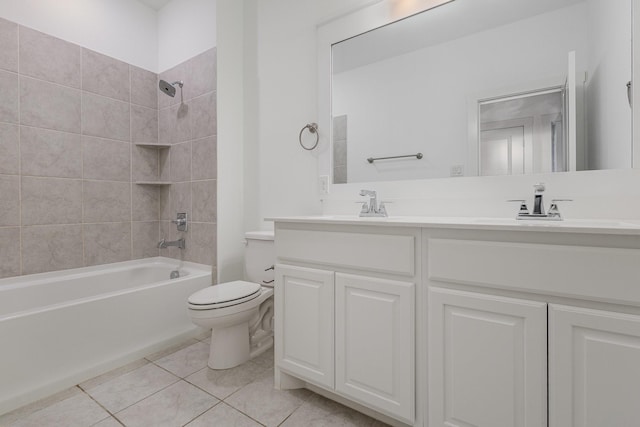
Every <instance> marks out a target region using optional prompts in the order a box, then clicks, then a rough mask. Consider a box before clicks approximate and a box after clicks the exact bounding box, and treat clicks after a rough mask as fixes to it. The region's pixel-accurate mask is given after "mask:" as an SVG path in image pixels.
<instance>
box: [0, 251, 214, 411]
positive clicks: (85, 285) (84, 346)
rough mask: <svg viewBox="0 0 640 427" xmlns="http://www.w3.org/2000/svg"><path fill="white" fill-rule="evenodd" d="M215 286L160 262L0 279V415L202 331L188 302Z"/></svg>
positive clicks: (196, 268)
mask: <svg viewBox="0 0 640 427" xmlns="http://www.w3.org/2000/svg"><path fill="white" fill-rule="evenodd" d="M176 269H178V270H179V272H180V277H179V278H177V279H171V280H170V279H169V276H170V272H171V271H173V270H176ZM210 284H211V267H209V266H206V265H201V264H194V263H188V262H180V261H177V260H173V259H170V258H162V257H158V258H148V259H143V260H137V261H126V262H121V263H115V264H108V265H102V266H96V267H85V268H78V269H73V270H65V271H58V272H53V273H43V274H33V275H29V276H21V277H15V278H8V279H1V280H0V414H3V413H5V412H8V411H10V410H12V409H15V408H17V407H19V406H22V405H24V404H27V403H30V402H32V401H34V400H37V399H40V398H42V397H45V396H47V395H49V394H52V393H55V392H57V391H60V390H63V389H65V388H67V387H71V386H73V385H75V384H78V383H80V382H82V381H84V380H87V379H89V378H92V377H94V376H96V375H99V374H101V373H103V372H106V371H108V370H111V369H113V368H116V367H118V366H121V365H124V364H126V363H128V362H131V361H134V360H137V359H139V358H141V357H144V356H146V355H148V354H150V353H153V352H155V351H158V350H161V349H163V348H165V347H167V346H169V345H171V344H173V343H175V342H177V341H179V340H183V339H186V338H188V337H189V336H194V335H195V334H197V333H199V332H200V331H201V329H199V328H198V327H196V326H195V325H193V324H192V323H191V321H190V319H189V315H188V311H187V297H188V296H189V295H191V294H192V293H193V292H196V291H197V290H200V289H203V288H205V287H206V286H209V285H210Z"/></svg>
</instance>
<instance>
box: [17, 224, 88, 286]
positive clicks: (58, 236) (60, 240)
mask: <svg viewBox="0 0 640 427" xmlns="http://www.w3.org/2000/svg"><path fill="white" fill-rule="evenodd" d="M78 267H82V226H81V225H77V224H76V225H54V226H35V227H23V228H22V274H33V273H42V272H45V271H56V270H64V269H67V268H78Z"/></svg>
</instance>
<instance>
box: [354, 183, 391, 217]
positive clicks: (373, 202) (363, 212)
mask: <svg viewBox="0 0 640 427" xmlns="http://www.w3.org/2000/svg"><path fill="white" fill-rule="evenodd" d="M360 195H361V196H368V197H369V202H368V203H367V202H359V203H362V209H360V216H361V217H386V216H388V215H387V208H386V206H385V205H384V202H381V203H380V206H378V194H377V193H376V192H375V191H373V190H360Z"/></svg>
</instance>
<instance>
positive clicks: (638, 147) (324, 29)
mask: <svg viewBox="0 0 640 427" xmlns="http://www.w3.org/2000/svg"><path fill="white" fill-rule="evenodd" d="M400 1H402V0H370V1H368V2H365V3H364V4H361V5H360V7H354V8H353V9H352V10H351V11H348V12H346V13H344V14H341V15H339V16H336V17H334V18H332V19H330V20H328V21H324V22H321V23H319V24H318V26H317V37H316V42H317V55H318V64H317V65H318V82H317V83H318V84H317V91H318V92H317V100H318V127H319V129H320V144H319V145H318V148H319V149H318V153H317V159H318V172H319V176H328V177H329V186H330V187H331V186H333V185H344V184H334V183H333V168H332V165H333V159H332V151H333V150H331V146H332V135H333V120H331V89H332V88H331V75H332V66H331V47H332V45H334V44H335V43H338V42H340V41H343V40H346V39H349V38H352V37H355V36H357V35H359V34H362V33H365V32H368V31H371V30H374V29H376V28H379V27H382V26H385V25H388V24H391V23H393V22H396V21H399V20H402V19H404V18H407V17H409V16H412V15H415V14H417V13H421V12H424V11H427V10H429V9H433V8H435V7H438V6H441V5H443V4H446V3H448V2H450V1H456V0H419V1H417V2H415V1H414V2H412V4H413V5H414V6H413V7H411V8H396V9H401V10H400V11H396V13H393V12H392V11H393V10H394V3H395V4H396V5H397V4H398V3H399V2H400ZM631 2H632V3H631V8H632V37H633V40H632V59H631V63H632V64H633V71H632V81H633V82H634V83H635V82H637V84H634V85H633V87H632V99H633V105H634V106H636V105H638V106H640V0H631ZM416 3H417V4H416ZM636 40H637V41H638V42H636ZM460 126H467V124H466V123H461V124H460ZM631 135H632V141H631V143H632V147H631V150H632V151H631V152H632V168H633V169H640V108H637V109H634V110H633V113H632V131H631ZM580 172H582V173H584V172H590V171H580ZM476 177H477V176H476ZM442 179H459V178H457V177H456V178H442ZM378 182H391V181H378ZM398 182H401V181H398ZM347 184H353V183H349V182H347ZM358 184H361V183H358Z"/></svg>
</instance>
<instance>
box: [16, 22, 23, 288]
mask: <svg viewBox="0 0 640 427" xmlns="http://www.w3.org/2000/svg"><path fill="white" fill-rule="evenodd" d="M16 32H17V36H18V73H17V74H18V239H19V242H18V244H19V250H20V252H19V256H18V270H19V271H18V275H19V276H22V275H23V274H24V260H23V257H22V254H23V241H22V231H23V226H22V96H20V95H21V94H22V79H21V78H20V72H21V69H20V50H21V49H20V25H17V26H16Z"/></svg>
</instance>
